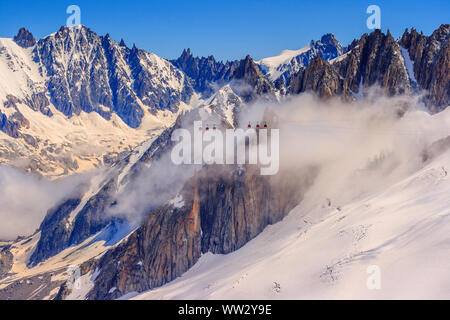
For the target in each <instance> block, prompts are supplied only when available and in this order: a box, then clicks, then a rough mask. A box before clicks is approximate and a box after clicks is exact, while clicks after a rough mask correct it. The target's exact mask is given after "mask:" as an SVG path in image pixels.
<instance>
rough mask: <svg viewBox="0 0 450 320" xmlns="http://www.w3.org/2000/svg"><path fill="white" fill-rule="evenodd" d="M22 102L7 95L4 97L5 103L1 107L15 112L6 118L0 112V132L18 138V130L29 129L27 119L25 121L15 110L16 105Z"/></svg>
mask: <svg viewBox="0 0 450 320" xmlns="http://www.w3.org/2000/svg"><path fill="white" fill-rule="evenodd" d="M22 102H23V101H22V100H20V99H18V98H17V97H15V96H13V95H8V96H7V97H6V101H5V102H4V103H3V106H4V107H5V108H11V109H14V110H15V111H14V112H13V113H10V116H9V117H7V116H6V114H3V113H2V112H1V110H0V131H3V132H4V133H6V134H7V135H9V136H10V137H13V138H18V137H20V136H21V133H20V128H22V127H29V125H30V122H29V121H28V119H26V118H25V117H24V116H23V114H22V113H21V112H20V111H19V109H18V108H17V104H18V103H22Z"/></svg>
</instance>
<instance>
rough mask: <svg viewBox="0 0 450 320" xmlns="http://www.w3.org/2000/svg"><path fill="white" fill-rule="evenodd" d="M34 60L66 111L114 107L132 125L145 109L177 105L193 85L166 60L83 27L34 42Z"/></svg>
mask: <svg viewBox="0 0 450 320" xmlns="http://www.w3.org/2000/svg"><path fill="white" fill-rule="evenodd" d="M34 53H35V60H36V62H37V63H39V64H40V65H41V70H42V73H43V74H45V75H47V76H48V77H49V82H48V91H49V93H50V97H51V102H52V103H53V104H54V105H55V107H56V108H57V109H58V110H59V111H61V112H63V113H64V114H65V115H67V116H72V115H74V114H75V115H78V114H79V113H80V112H81V111H84V112H97V113H99V114H100V115H101V116H103V117H104V118H106V119H109V118H110V117H111V114H112V113H116V114H117V115H119V116H120V118H122V120H123V121H124V122H125V123H127V124H128V125H129V126H130V127H132V128H136V127H138V126H139V125H140V123H141V120H142V117H143V116H144V110H143V109H142V107H141V103H142V104H143V105H145V106H147V107H148V108H149V111H151V112H156V111H157V110H171V111H176V110H177V107H178V105H179V103H180V102H188V101H189V99H190V97H191V95H192V94H193V89H192V87H191V85H190V83H188V81H187V80H186V78H185V76H184V74H183V73H182V72H181V71H180V70H178V69H177V68H175V67H174V66H173V65H172V64H171V63H170V62H168V61H166V60H164V59H162V58H159V57H158V56H156V55H154V54H150V53H148V52H146V51H143V50H140V49H137V48H136V47H133V48H132V49H129V48H127V47H126V46H125V44H124V43H122V45H120V44H117V43H116V42H114V41H113V40H111V38H110V36H109V35H106V36H98V35H97V34H96V33H94V32H93V31H92V30H90V29H89V28H86V27H74V28H67V27H62V28H61V29H60V30H59V31H58V32H56V33H55V34H53V35H50V36H48V37H46V38H43V39H41V40H39V41H38V42H37V45H36V47H35V49H34Z"/></svg>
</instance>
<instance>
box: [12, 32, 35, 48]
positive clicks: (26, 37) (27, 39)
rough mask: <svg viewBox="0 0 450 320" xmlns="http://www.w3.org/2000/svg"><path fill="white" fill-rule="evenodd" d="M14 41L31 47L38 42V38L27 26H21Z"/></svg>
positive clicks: (22, 45)
mask: <svg viewBox="0 0 450 320" xmlns="http://www.w3.org/2000/svg"><path fill="white" fill-rule="evenodd" d="M14 42H15V43H17V44H18V45H19V46H21V47H23V48H29V47H32V46H34V45H35V44H36V40H35V39H34V37H33V35H32V34H31V32H30V31H28V30H27V29H25V28H20V30H19V32H18V33H17V35H16V36H15V37H14Z"/></svg>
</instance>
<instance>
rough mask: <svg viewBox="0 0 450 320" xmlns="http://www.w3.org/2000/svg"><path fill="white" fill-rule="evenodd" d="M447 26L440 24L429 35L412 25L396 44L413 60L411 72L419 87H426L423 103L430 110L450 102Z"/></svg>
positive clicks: (449, 42) (449, 28)
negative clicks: (418, 30)
mask: <svg viewBox="0 0 450 320" xmlns="http://www.w3.org/2000/svg"><path fill="white" fill-rule="evenodd" d="M449 38H450V25H449V24H442V25H441V26H440V27H439V28H438V29H436V30H435V31H434V32H433V33H432V34H431V35H430V36H425V35H423V33H422V32H421V33H420V34H419V33H418V32H417V31H416V30H415V29H414V28H412V29H411V31H410V32H408V29H406V30H405V32H404V33H403V36H402V37H401V38H400V40H399V44H400V45H401V46H402V47H403V48H405V49H406V50H407V51H408V55H409V58H410V59H411V60H412V61H413V62H414V70H413V72H414V75H415V78H416V80H417V83H418V84H419V85H420V87H421V88H423V89H426V90H427V91H428V94H427V95H426V96H425V103H426V104H427V105H428V106H429V108H430V109H431V110H432V111H440V110H442V109H443V108H445V107H447V106H448V105H449V104H450V75H449V74H450V41H449Z"/></svg>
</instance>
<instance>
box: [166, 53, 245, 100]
mask: <svg viewBox="0 0 450 320" xmlns="http://www.w3.org/2000/svg"><path fill="white" fill-rule="evenodd" d="M171 62H172V63H173V64H174V65H175V66H177V67H178V68H180V69H181V70H183V72H184V73H185V74H186V75H187V76H188V77H189V78H190V79H191V81H192V82H193V86H194V89H195V90H196V91H198V92H201V93H202V94H204V95H205V96H208V95H210V94H212V93H213V92H214V87H213V83H217V84H219V85H220V84H223V83H225V82H227V81H228V80H229V78H230V75H231V74H232V73H233V71H234V69H235V68H236V67H237V65H238V63H239V61H226V62H225V63H223V62H221V61H216V60H215V58H214V56H209V57H206V58H205V57H201V58H199V57H194V56H193V55H192V53H191V50H190V49H187V50H186V49H185V50H183V53H182V54H181V56H180V57H179V58H178V59H176V60H172V61H171Z"/></svg>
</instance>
